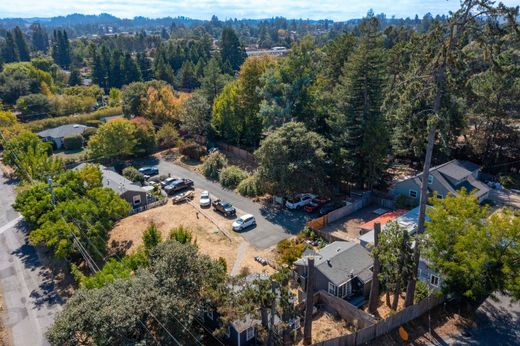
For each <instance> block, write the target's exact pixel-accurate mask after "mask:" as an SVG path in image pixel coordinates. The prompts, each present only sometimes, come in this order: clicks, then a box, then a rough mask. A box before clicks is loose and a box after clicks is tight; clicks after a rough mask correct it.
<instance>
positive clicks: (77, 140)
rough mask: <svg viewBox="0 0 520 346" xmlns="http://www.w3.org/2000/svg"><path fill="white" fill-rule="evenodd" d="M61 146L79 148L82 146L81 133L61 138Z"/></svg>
mask: <svg viewBox="0 0 520 346" xmlns="http://www.w3.org/2000/svg"><path fill="white" fill-rule="evenodd" d="M63 147H64V148H65V150H79V149H81V148H82V147H83V136H82V135H70V136H65V137H64V138H63Z"/></svg>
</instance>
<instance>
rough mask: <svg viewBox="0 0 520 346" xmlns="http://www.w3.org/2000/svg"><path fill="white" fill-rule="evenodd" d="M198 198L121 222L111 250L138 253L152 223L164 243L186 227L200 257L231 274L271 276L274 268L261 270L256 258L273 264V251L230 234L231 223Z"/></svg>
mask: <svg viewBox="0 0 520 346" xmlns="http://www.w3.org/2000/svg"><path fill="white" fill-rule="evenodd" d="M198 196H199V192H196V197H195V199H194V200H193V201H192V202H190V203H183V204H178V205H174V204H172V202H171V201H169V202H168V203H167V204H166V205H164V206H161V207H158V208H154V209H151V210H148V211H145V212H142V213H139V214H136V215H133V216H130V217H127V218H125V219H123V220H121V221H120V222H119V223H118V224H117V225H116V226H115V227H114V229H113V230H112V231H111V233H110V239H109V246H110V248H111V249H112V250H123V251H126V252H131V251H133V250H135V249H136V248H137V247H138V246H140V245H142V235H143V232H144V230H145V229H146V228H147V227H148V226H149V225H150V223H151V222H154V223H155V224H156V225H157V227H158V229H159V230H160V232H161V234H162V237H163V239H166V238H167V237H168V236H169V233H170V230H171V229H172V228H175V227H178V226H181V225H183V226H185V227H188V228H189V229H190V230H191V232H192V234H193V236H194V238H195V239H196V243H197V246H198V247H199V249H200V252H201V253H203V254H206V255H209V256H210V257H212V258H214V259H218V258H219V257H223V258H224V259H225V260H226V263H227V267H228V272H229V273H230V274H233V275H236V274H239V273H240V271H241V270H243V269H242V268H244V267H247V268H248V269H247V270H249V271H250V272H257V273H262V272H266V273H272V272H273V271H274V269H273V268H271V267H270V266H262V265H261V264H259V263H257V262H256V261H255V260H254V257H255V256H262V257H264V258H268V259H270V260H273V259H274V253H273V250H272V249H266V250H258V249H256V248H255V247H253V246H252V245H250V244H249V243H248V242H247V241H246V240H245V239H244V238H243V237H242V236H241V235H240V234H238V233H236V232H233V231H232V230H231V223H232V222H233V221H232V219H228V218H225V217H223V216H221V215H220V214H217V213H216V212H214V211H213V210H211V209H200V207H199V206H198V204H197V203H198Z"/></svg>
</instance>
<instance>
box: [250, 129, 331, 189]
mask: <svg viewBox="0 0 520 346" xmlns="http://www.w3.org/2000/svg"><path fill="white" fill-rule="evenodd" d="M326 148H327V143H326V140H325V139H324V138H323V137H322V136H320V135H319V134H317V133H316V132H313V131H309V130H308V129H307V128H306V127H305V125H304V124H302V123H298V122H291V123H287V124H285V125H283V126H282V127H280V128H278V129H276V130H275V131H274V132H273V133H272V134H270V135H269V136H268V137H267V138H266V139H264V140H263V141H262V144H261V146H260V148H259V149H258V150H257V151H256V152H255V156H256V158H257V160H258V165H259V168H258V174H259V178H260V179H261V180H262V182H263V183H264V185H265V189H266V191H267V192H269V193H271V194H273V195H276V196H292V195H294V194H297V193H301V192H303V191H308V190H309V189H312V190H314V191H316V192H318V191H320V190H322V189H323V188H324V186H325V184H326V173H325V166H326Z"/></svg>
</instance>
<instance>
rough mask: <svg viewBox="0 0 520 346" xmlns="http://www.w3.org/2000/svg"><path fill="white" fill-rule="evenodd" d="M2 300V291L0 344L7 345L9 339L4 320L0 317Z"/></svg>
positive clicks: (0, 304)
mask: <svg viewBox="0 0 520 346" xmlns="http://www.w3.org/2000/svg"><path fill="white" fill-rule="evenodd" d="M3 304H4V302H3V300H2V292H0V346H9V345H10V344H11V343H10V341H9V335H8V333H7V330H6V329H5V326H4V321H3V319H2V314H3V311H4V306H3Z"/></svg>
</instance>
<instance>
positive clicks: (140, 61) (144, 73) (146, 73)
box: [136, 52, 153, 82]
mask: <svg viewBox="0 0 520 346" xmlns="http://www.w3.org/2000/svg"><path fill="white" fill-rule="evenodd" d="M136 60H137V65H138V66H139V71H140V73H141V78H142V80H143V81H145V82H146V81H149V80H151V79H152V78H153V75H152V65H151V64H150V59H148V57H147V56H146V53H144V52H140V53H137V57H136Z"/></svg>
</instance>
